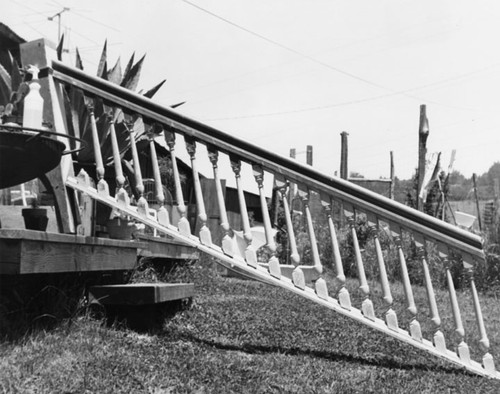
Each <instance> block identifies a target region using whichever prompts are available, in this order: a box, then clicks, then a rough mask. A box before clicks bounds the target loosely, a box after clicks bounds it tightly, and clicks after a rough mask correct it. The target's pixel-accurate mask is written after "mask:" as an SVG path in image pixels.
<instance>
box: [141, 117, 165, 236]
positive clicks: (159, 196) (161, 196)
mask: <svg viewBox="0 0 500 394" xmlns="http://www.w3.org/2000/svg"><path fill="white" fill-rule="evenodd" d="M145 127H148V134H147V135H148V139H149V151H150V152H151V166H152V168H153V177H154V180H155V192H156V195H155V197H156V201H157V202H158V209H157V211H156V218H157V220H158V223H160V224H161V225H163V226H169V225H170V218H169V216H168V211H167V210H166V208H165V193H164V192H163V184H162V183H161V174H160V166H159V164H158V155H157V154H156V146H155V140H154V138H155V136H156V135H158V134H159V132H160V131H161V128H160V126H157V125H155V126H153V127H149V126H148V125H146V124H145ZM155 128H156V132H155Z"/></svg>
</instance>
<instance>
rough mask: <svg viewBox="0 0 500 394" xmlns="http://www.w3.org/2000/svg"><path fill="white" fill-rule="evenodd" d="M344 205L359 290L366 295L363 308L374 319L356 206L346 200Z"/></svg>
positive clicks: (364, 312)
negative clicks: (359, 237)
mask: <svg viewBox="0 0 500 394" xmlns="http://www.w3.org/2000/svg"><path fill="white" fill-rule="evenodd" d="M343 205H344V215H345V217H346V219H347V222H348V223H349V227H350V229H351V237H352V246H353V249H354V257H355V260H356V268H357V270H358V280H359V291H360V292H361V295H362V296H363V297H364V299H363V302H362V304H361V310H362V312H363V315H364V316H365V317H367V318H368V319H370V320H374V319H375V312H374V310H373V303H372V301H371V300H370V298H369V297H370V286H368V281H367V280H366V274H365V267H364V265H363V259H362V257H361V250H360V248H359V241H358V234H357V233H356V227H355V225H356V220H355V216H354V207H353V206H352V205H351V204H349V203H347V202H345V201H344V202H343Z"/></svg>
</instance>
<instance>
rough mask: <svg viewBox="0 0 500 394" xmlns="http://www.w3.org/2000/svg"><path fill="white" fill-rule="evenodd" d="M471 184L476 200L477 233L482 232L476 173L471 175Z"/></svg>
mask: <svg viewBox="0 0 500 394" xmlns="http://www.w3.org/2000/svg"><path fill="white" fill-rule="evenodd" d="M472 182H473V183H474V198H475V200H476V210H477V223H478V224H479V231H483V223H482V222H481V210H480V209H479V198H478V196H477V184H476V173H474V174H472Z"/></svg>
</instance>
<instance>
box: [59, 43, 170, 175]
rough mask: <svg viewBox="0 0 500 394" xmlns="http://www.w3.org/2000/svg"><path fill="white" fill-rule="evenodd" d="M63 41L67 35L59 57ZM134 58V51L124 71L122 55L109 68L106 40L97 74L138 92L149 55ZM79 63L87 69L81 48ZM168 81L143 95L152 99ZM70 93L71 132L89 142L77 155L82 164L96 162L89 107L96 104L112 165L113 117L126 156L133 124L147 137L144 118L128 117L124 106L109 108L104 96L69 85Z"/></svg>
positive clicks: (106, 160)
mask: <svg viewBox="0 0 500 394" xmlns="http://www.w3.org/2000/svg"><path fill="white" fill-rule="evenodd" d="M62 40H64V36H63V37H62V38H61V43H60V44H59V46H58V56H59V58H60V55H61V52H62V51H61V50H60V48H62ZM134 58H135V54H132V56H131V58H130V60H129V61H128V63H127V65H126V67H125V70H124V71H123V72H122V68H121V64H120V58H118V60H117V61H116V63H115V65H114V66H113V67H112V68H111V69H108V59H107V41H106V42H105V43H104V47H103V50H102V53H101V58H100V61H99V65H98V67H97V76H98V77H99V78H102V79H104V80H106V81H109V82H111V83H115V84H118V85H120V86H122V87H124V88H126V89H129V90H132V91H135V90H136V89H137V85H138V84H139V78H140V73H141V69H142V65H143V62H144V58H145V55H144V56H143V57H142V58H141V59H139V60H138V61H137V62H135V59H134ZM75 65H76V67H77V68H79V69H81V70H83V64H82V61H81V57H80V54H79V51H78V49H77V50H76V62H75ZM164 83H165V80H163V81H162V82H160V83H159V84H157V85H156V86H155V87H153V88H152V89H150V90H148V91H147V92H145V93H143V95H144V96H145V97H148V98H152V97H153V96H154V95H155V94H156V92H157V91H158V90H159V89H160V88H161V87H162V86H163V84H164ZM66 93H67V94H66V98H65V99H66V108H67V109H68V110H67V114H66V116H67V120H68V122H67V124H68V126H69V132H70V134H72V135H74V136H75V137H78V138H81V139H82V140H84V141H85V142H86V143H87V144H86V147H85V148H84V149H82V150H81V151H79V152H78V153H77V155H76V157H75V159H76V160H77V162H79V163H80V164H87V163H93V162H94V152H93V149H92V130H91V125H90V120H89V106H92V107H93V111H94V116H95V119H96V125H97V130H98V135H99V138H100V147H101V153H102V157H103V160H104V163H105V164H107V165H109V164H111V163H112V161H113V151H112V145H111V139H110V134H109V133H110V132H109V120H110V119H112V120H113V122H114V124H115V131H116V136H117V140H118V147H119V150H120V153H121V155H122V156H123V154H124V153H125V152H126V151H128V150H129V148H130V127H132V129H133V131H134V132H135V134H134V135H135V138H136V139H137V140H139V139H141V138H143V137H144V134H145V128H144V124H143V123H142V120H141V119H139V118H130V117H127V115H126V114H124V113H123V111H121V110H120V109H116V108H112V107H109V106H108V105H106V104H105V103H104V102H103V101H102V99H99V98H90V97H85V96H84V95H83V93H82V92H81V91H80V90H78V89H74V88H69V89H68V90H67V91H66ZM139 93H141V92H139Z"/></svg>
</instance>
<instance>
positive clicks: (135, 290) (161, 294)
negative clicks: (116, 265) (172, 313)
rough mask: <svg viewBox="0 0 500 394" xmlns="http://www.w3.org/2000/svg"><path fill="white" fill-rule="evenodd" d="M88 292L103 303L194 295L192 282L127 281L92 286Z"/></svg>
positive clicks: (136, 302) (158, 300)
mask: <svg viewBox="0 0 500 394" xmlns="http://www.w3.org/2000/svg"><path fill="white" fill-rule="evenodd" d="M89 292H90V294H91V295H92V296H93V297H94V299H95V300H96V301H98V302H99V303H101V304H103V305H147V304H159V303H162V302H167V301H175V300H182V299H184V298H191V297H193V296H194V284H193V283H128V284H123V285H101V286H92V287H90V289H89Z"/></svg>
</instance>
